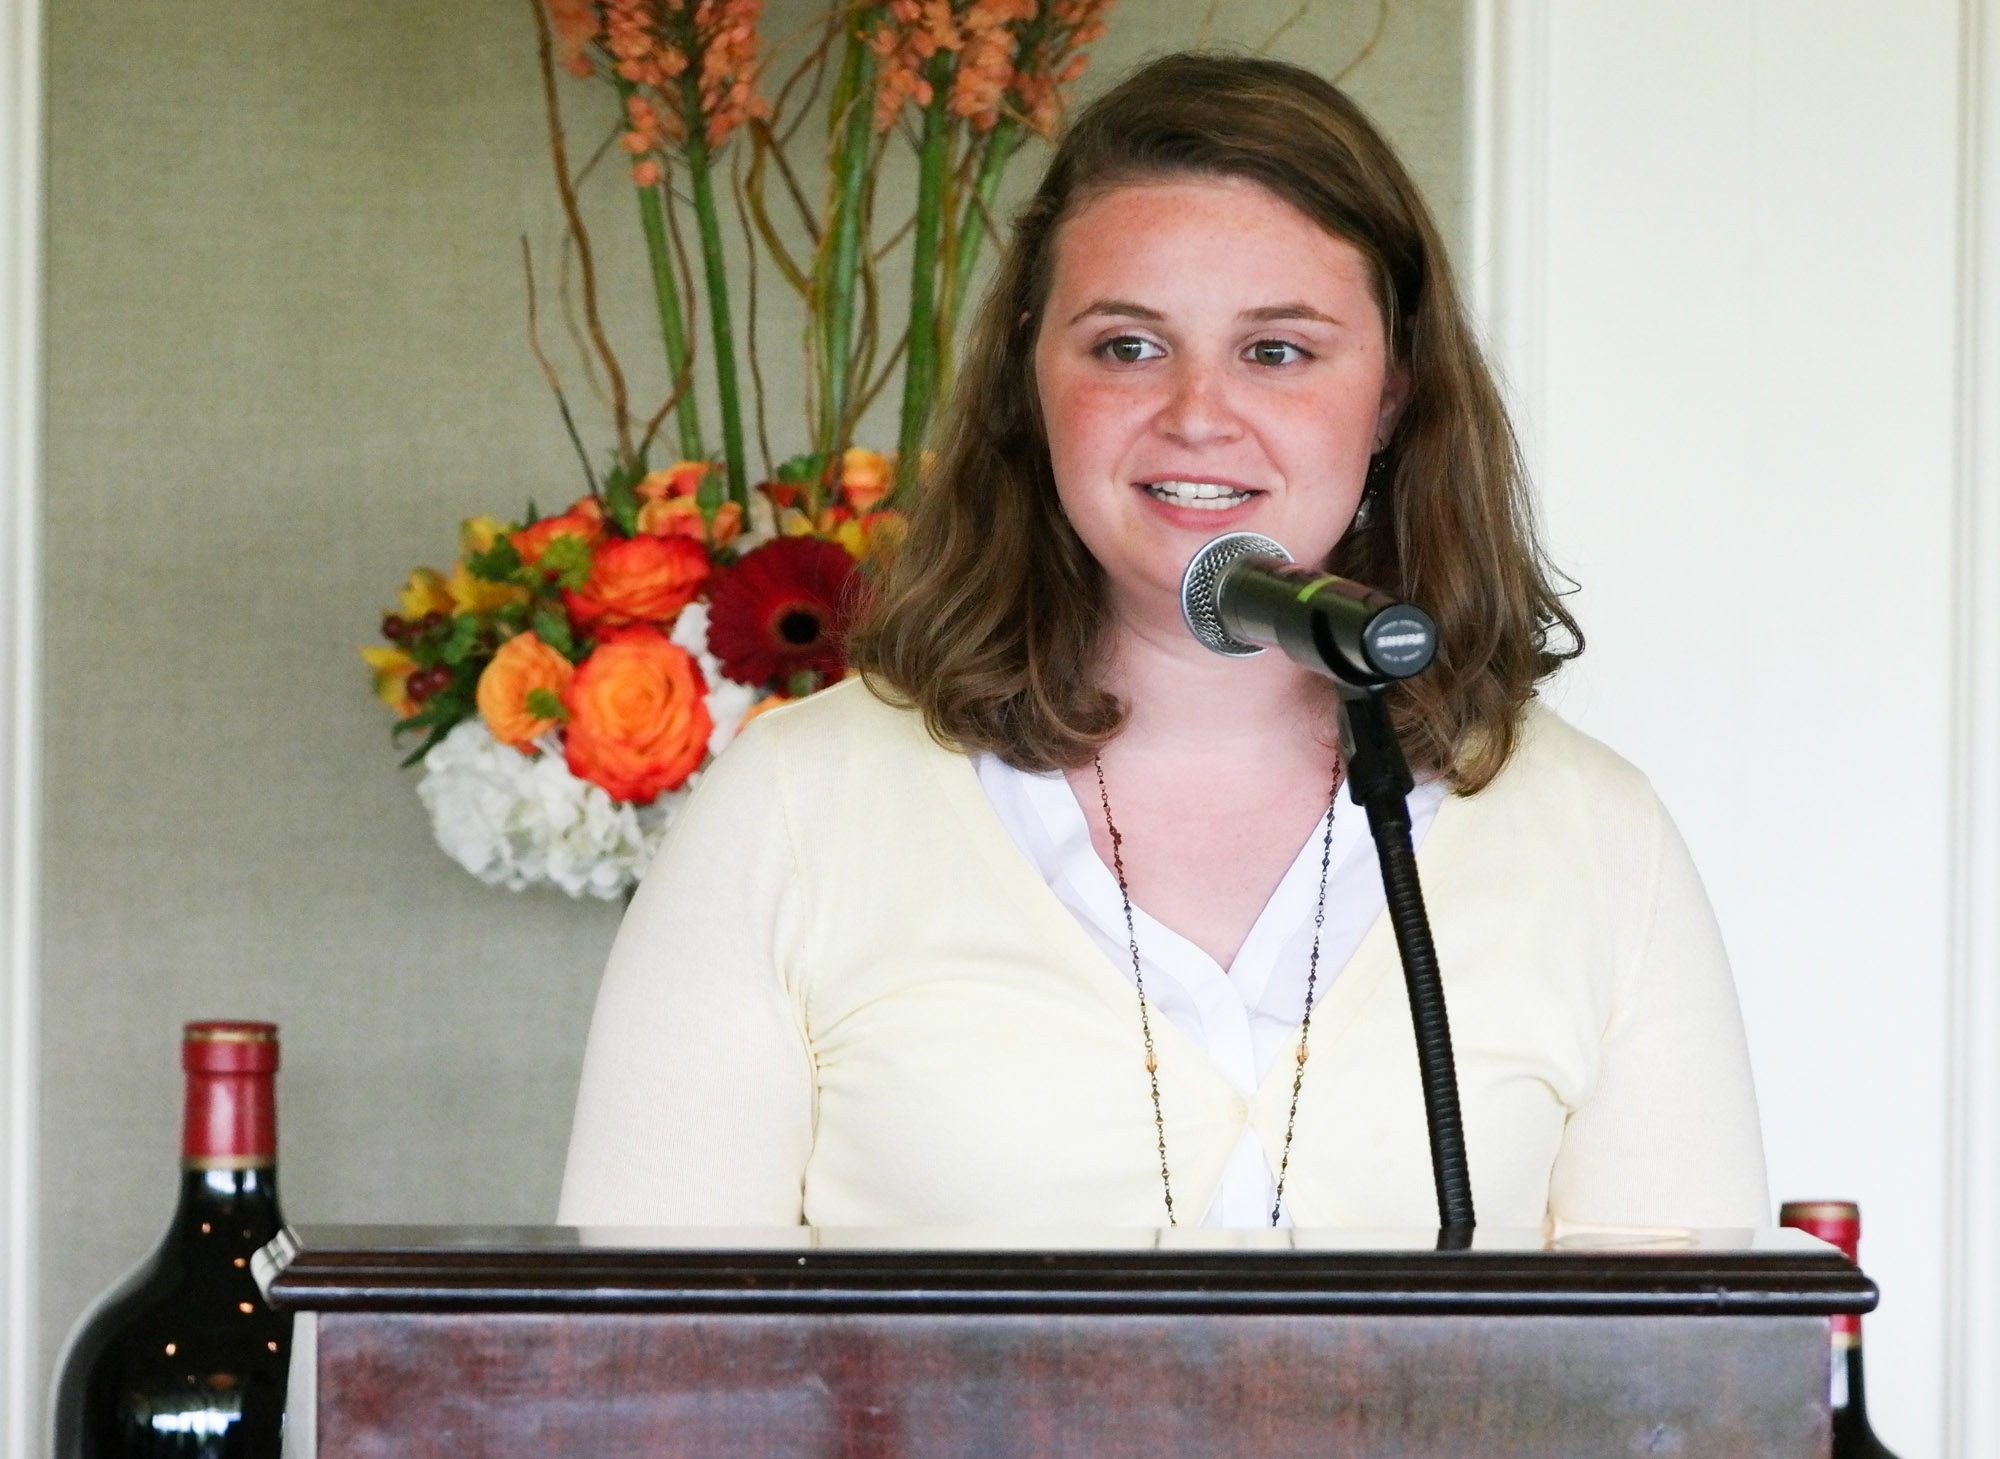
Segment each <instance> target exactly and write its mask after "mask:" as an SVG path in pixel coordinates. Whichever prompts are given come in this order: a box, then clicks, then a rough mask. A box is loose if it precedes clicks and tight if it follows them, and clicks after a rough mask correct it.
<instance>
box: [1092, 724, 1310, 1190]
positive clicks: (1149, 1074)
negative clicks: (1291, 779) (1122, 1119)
mask: <svg viewBox="0 0 2000 1459" xmlns="http://www.w3.org/2000/svg"><path fill="white" fill-rule="evenodd" d="M1090 763H1091V766H1092V768H1093V769H1095V770H1096V772H1097V798H1098V801H1099V803H1100V804H1101V805H1102V806H1103V807H1104V833H1105V836H1106V838H1107V839H1108V840H1109V841H1110V842H1111V871H1112V874H1113V875H1114V876H1115V877H1117V879H1118V897H1119V900H1120V901H1121V902H1122V903H1123V904H1124V910H1125V940H1126V942H1127V943H1128V944H1129V945H1130V947H1131V950H1132V982H1133V985H1134V986H1135V987H1136V988H1137V989H1138V990H1139V1033H1140V1036H1141V1037H1142V1039H1143V1040H1144V1042H1145V1045H1146V1079H1147V1082H1148V1084H1149V1085H1150V1086H1151V1089H1152V1095H1153V1131H1154V1134H1155V1136H1156V1137H1157V1140H1158V1144H1159V1151H1160V1193H1161V1194H1162V1196H1164V1197H1165V1199H1166V1203H1167V1224H1168V1225H1169V1226H1178V1225H1179V1224H1180V1222H1179V1221H1178V1220H1177V1219H1175V1216H1174V1183H1173V1177H1172V1176H1171V1175H1169V1174H1168V1172H1167V1121H1166V1116H1165V1115H1164V1114H1163V1113H1162V1112H1161V1109H1160V1061H1159V1058H1158V1056H1157V1055H1156V1054H1155V1053H1154V1051H1153V1022H1152V1015H1151V1013H1150V1011H1149V1010H1148V1008H1147V1006H1146V974H1145V971H1144V969H1143V968H1142V967H1141V966H1140V962H1139V934H1138V932H1137V930H1136V929H1135V928H1134V926H1133V921H1132V889H1131V887H1130V886H1128V885H1127V884H1126V881H1125V857H1124V849H1125V838H1124V836H1123V835H1121V834H1120V833H1119V830H1118V823H1117V822H1116V821H1115V820H1113V819H1112V817H1111V792H1110V791H1109V790H1108V789H1106V788H1105V784H1104V760H1103V758H1102V757H1101V756H1098V755H1092V756H1091V757H1090ZM1345 769H1346V767H1345V766H1344V765H1343V764H1342V763H1341V762H1340V761H1339V760H1338V759H1336V760H1335V761H1334V765H1333V790H1332V792H1331V794H1330V795H1329V796H1328V798H1327V806H1326V831H1325V833H1324V834H1323V835H1322V836H1321V838H1320V853H1319V903H1318V905H1317V906H1316V907H1314V909H1313V940H1312V955H1311V958H1310V960H1309V961H1308V962H1307V964H1306V1006H1305V1013H1304V1015H1303V1016H1302V1017H1301V1018H1300V1019H1299V1050H1298V1072H1297V1073H1295V1074H1294V1075H1293V1076H1292V1104H1291V1109H1290V1110H1289V1111H1288V1112H1287V1113H1286V1115H1285V1145H1284V1150H1283V1152H1282V1153H1281V1154H1280V1155H1279V1157H1278V1180H1277V1191H1276V1194H1275V1195H1273V1197H1272V1199H1271V1224H1272V1225H1273V1226H1276V1225H1277V1224H1278V1217H1279V1213H1280V1212H1281V1211H1282V1210H1283V1209H1284V1203H1285V1174H1286V1172H1287V1171H1288V1170H1289V1169H1290V1167H1291V1163H1292V1130H1293V1128H1294V1127H1295V1126H1296V1125H1297V1123H1298V1118H1299V1090H1300V1089H1301V1088H1303V1087H1304V1084H1305V1077H1306V1056H1307V1054H1308V1052H1309V1050H1308V1049H1307V1046H1306V1042H1307V1038H1308V1036H1309V1035H1310V1034H1311V1032H1312V1012H1313V993H1314V991H1315V989H1316V987H1317V985H1318V982H1319V940H1320V933H1321V931H1322V929H1324V927H1325V926H1326V882H1327V874H1328V873H1329V871H1330V870H1331V869H1332V866H1333V816H1334V812H1335V810H1336V809H1337V808H1338V807H1339V804H1340V783H1341V780H1342V779H1343V778H1344V772H1345Z"/></svg>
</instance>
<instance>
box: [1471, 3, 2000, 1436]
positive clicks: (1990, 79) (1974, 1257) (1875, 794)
mask: <svg viewBox="0 0 2000 1459" xmlns="http://www.w3.org/2000/svg"><path fill="white" fill-rule="evenodd" d="M1467 65H1468V78H1467V96H1466V113H1467V118H1468V135H1467V138H1466V142H1467V154H1468V176H1467V198H1468V210H1469V216H1468V227H1467V235H1468V243H1469V251H1468V258H1467V267H1466V269H1465V273H1466V275H1467V279H1468V290H1467V292H1468V295H1469V297H1470V299H1471V300H1472V302H1473V306H1474V307H1475V309H1476V310H1477V312H1478V314H1479V318H1480V322H1481V325H1482V328H1483V331H1484V337H1485V339H1486V342H1487V346H1488V349H1489V351H1490V353H1491V356H1492V358H1493V360H1494V362H1495V364H1496V366H1497V367H1498V370H1499V372H1500V373H1501V374H1502V375H1503V376H1504V378H1505V380H1506V383H1507V386H1508V388H1509V391H1510V394H1511V398H1512V402H1513V404H1514V406H1515V409H1516V410H1517V413H1518V414H1517V426H1518V427H1519V430H1520V433H1521V435H1522V437H1523V440H1524V445H1525V447H1526V450H1527V452H1528V458H1529V462H1530V466H1531V469H1532V470H1533V472H1534V476H1535V480H1536V484H1537V488H1538V492H1537V494H1538V497H1539V499H1540V502H1541V504H1542V509H1543V515H1544V526H1545V533H1546V538H1547V540H1548V541H1550V543H1551V544H1552V548H1553V550H1555V552H1556V554H1557V563H1558V565H1559V566H1561V567H1564V568H1567V569H1569V570H1571V571H1574V572H1575V573H1576V574H1577V576H1578V577H1579V579H1580V580H1581V581H1582V585H1583V587H1582V592H1581V594H1580V595H1579V598H1578V599H1577V603H1576V606H1577V608H1578V611H1579V613H1580V614H1581V615H1582V617H1583V620H1584V628H1585V631H1586V633H1588V634H1589V635H1590V641H1591V652H1590V653H1589V654H1588V655H1586V656H1585V658H1584V659H1583V660H1582V661H1580V664H1579V666H1578V668H1577V669H1576V670H1575V671H1572V672H1571V673H1568V674H1566V675H1565V676H1564V679H1563V681H1562V683H1561V684H1560V685H1559V686H1558V691H1559V695H1560V698H1561V704H1562V708H1563V710H1564V712H1565V713H1567V714H1569V715H1570V716H1571V717H1572V718H1573V719H1575V720H1576V721H1577V722H1578V723H1579V724H1580V725H1581V727H1583V728H1584V729H1586V730H1587V731H1589V732H1591V733H1594V734H1598V735H1601V736H1602V737H1604V738H1606V739H1607V740H1609V742H1610V743H1611V744H1612V745H1614V746H1615V747H1616V748H1617V749H1618V750H1620V751H1621V752H1623V753H1625V754H1629V755H1631V756H1632V757H1633V758H1634V759H1635V760H1636V761H1637V762H1638V763H1639V764H1640V765H1641V766H1642V767H1643V768H1644V769H1645V770H1646V771H1647V773H1648V774H1649V775H1650V776H1652V778H1653V779H1654V782H1655V783H1656V784H1657V785H1659V786H1660V787H1661V789H1662V792H1663V794H1664V795H1665V796H1666V799H1667V801H1668V804H1669V805H1670V806H1671V807H1672V809H1673V812H1674V815H1675V817H1676V819H1677V820H1678V821H1679V823H1680V825H1681V828H1682V830H1683V832H1684V833H1685V834H1686V835H1687V837H1688V841H1689V844H1690V845H1691V846H1692V847H1693V848H1694V850H1695V854H1696V858H1697V861H1698V862H1699V863H1700V865H1701V867H1702V869H1703V873H1704V876H1705V878H1706V879H1707V881H1708V885H1709V891H1710V894H1711V897H1712V899H1713V900H1714V902H1715V903H1716V907H1717V911H1718V915H1719V917H1720V919H1721V921H1722V924H1723V927H1724V930H1725V934H1726V936H1727V938H1728V940H1729V945H1730V950H1731V955H1732V958H1733V959H1734V961H1735V963H1736V969H1737V978H1738V987H1739V989H1740V991H1741V993H1742V996H1743V1000H1744V1008H1745V1016H1746V1023H1747V1025H1748V1027H1749V1032H1750V1036H1751V1044H1752V1052H1753V1058H1754V1060H1755V1063H1756V1067H1757V1072H1758V1077H1759V1085H1760V1096H1761V1103H1762V1105H1763V1113H1764V1122H1765V1132H1766V1138H1767V1144H1768V1152H1769V1155H1770V1158H1771V1170H1772V1178H1773V1185H1774V1192H1773V1193H1774V1196H1776V1197H1778V1198H1785V1197H1804V1196H1822V1195H1824V1196H1849V1195H1851V1196H1853V1197H1855V1198H1856V1199H1859V1200H1861V1201H1862V1202H1863V1204H1864V1205H1865V1206H1866V1207H1867V1212H1868V1217H1869V1221H1868V1230H1869V1235H1868V1239H1867V1241H1866V1242H1865V1244H1864V1258H1865V1260H1866V1261H1867V1264H1868V1266H1869V1268H1870V1270H1871V1272H1872V1273H1873V1274H1874V1275H1875V1276H1876V1277H1877V1278H1878V1280H1880V1281H1881V1283H1882V1287H1883V1293H1884V1298H1883V1304H1882V1308H1881V1310H1880V1311H1879V1312H1878V1313H1877V1314H1876V1315H1875V1316H1874V1317H1873V1318H1871V1319H1870V1323H1869V1342H1870V1347H1871V1349H1872V1350H1873V1351H1872V1352H1871V1361H1870V1368H1871V1374H1870V1376H1871V1390H1872V1391H1871V1398H1872V1399H1873V1400H1874V1404H1873V1405H1872V1406H1873V1407H1874V1408H1875V1409H1876V1414H1875V1417H1876V1421H1877V1424H1878V1426H1879V1427H1880V1428H1881V1429H1882V1431H1883V1433H1884V1437H1885V1440H1886V1441H1887V1442H1888V1443H1889V1445H1890V1446H1891V1447H1892V1448H1894V1449H1896V1450H1897V1451H1898V1452H1902V1453H1910V1454H1916V1453H1929V1454H1939V1453H1942V1454H1948V1455H1950V1456H1951V1459H1987V1456H1991V1455H1995V1454H2000V1391H1995V1390H1994V1388H1993V1385H1992V1375H1993V1374H1994V1373H1996V1372H2000V1251H1996V1249H1995V1243H1994V1242H1993V1239H1992V1232H1993V1223H1994V1212H1995V1211H1996V1210H2000V0H1897V3H1894V4H1892V3H1890V0H1840V3H1838V4H1836V5H1833V6H1831V7H1829V6H1827V5H1826V4H1824V3H1822V0H1747V3H1746V0H1686V3H1684V4H1681V5H1676V6H1672V7H1659V6H1656V5H1649V4H1646V3H1645V0H1591V3H1589V4H1583V3H1558V0H1468V13H1467ZM1863 94H1865V95H1868V96H1869V98H1870V102H1869V105H1868V106H1867V107H1866V108H1863V109H1860V110H1857V109H1856V108H1855V106H1854V104H1853V98H1854V97H1855V96H1856V95H1863ZM1954 260H1955V261H1956V269H1957V272H1956V276H1955V277H1954V272H1953V269H1954ZM1857 572H1858V573H1862V574H1864V575H1865V574H1868V573H1873V572H1884V573H1888V574H1890V575H1892V576H1893V577H1894V579H1895V580H1896V581H1897V582H1898V584H1899V587H1900V591H1901V592H1902V593H1903V595H1904V598H1905V601H1906V608H1907V610H1908V612H1907V617H1906V620H1903V621H1897V622H1894V623H1892V622H1890V621H1888V620H1886V619H1884V620H1880V621H1867V620H1864V619H1857V618H1856V616H1855V615H1854V614H1853V612H1852V607H1851V602H1850V597H1851V591H1852V583H1853V580H1854V575H1855V574H1856V573H1857ZM1703 595H1707V596H1709V597H1710V598H1712V599H1713V600H1714V601H1716V602H1718V603H1720V602H1725V601H1727V602H1729V603H1730V604H1731V606H1732V608H1733V609H1734V610H1735V613H1736V617H1735V620H1734V621H1735V622H1736V623H1738V624H1755V625H1759V626H1760V627H1761V628H1763V629H1764V630H1765V631H1766V632H1767V634H1768V637H1767V639H1766V640H1765V644H1766V646H1767V648H1768V649H1769V652H1767V653H1764V654H1762V655H1759V656H1755V657H1754V660H1753V659H1745V660H1743V661H1740V662H1737V661H1727V660H1726V657H1725V659H1720V660H1719V659H1718V658H1717V657H1716V656H1715V655H1714V654H1712V653H1709V652H1707V650H1706V648H1705V647H1704V646H1701V645H1697V644H1694V643H1691V642H1690V640H1689V635H1688V634H1687V633H1686V632H1685V619H1684V614H1683V610H1684V605H1685V602H1686V601H1688V600H1690V599H1700V598H1701V597H1702V596H1703ZM1911 624H1931V625H1943V624H1948V625H1949V647H1948V648H1947V634H1946V632H1944V631H1939V630H1938V629H1936V628H1934V629H1933V630H1932V631H1931V632H1930V633H1928V634H1926V633H1924V632H1922V631H1911ZM1857 663H1861V664H1867V663H1898V664H1902V665H1904V666H1906V672H1905V675H1904V677H1903V679H1902V680H1901V681H1900V682H1899V683H1897V684H1896V685H1894V686H1879V685H1878V686H1861V685H1857V684H1856V682H1855V677H1856V676H1855V668H1854V666H1855V665H1856V664H1857ZM1881 693H1889V694H1892V695H1894V696H1896V704H1895V709H1894V712H1891V713H1883V712H1882V706H1881V705H1880V704H1879V703H1874V702H1872V701H1871V700H1870V699H1869V696H1870V695H1874V696H1876V697H1879V695H1880V694H1881ZM1879 767H1894V769H1895V772H1896V778H1895V782H1894V788H1893V790H1891V791H1889V792H1888V793H1886V794H1885V793H1882V792H1881V791H1879V790H1878V789H1877V787H1878V785H1879V784H1880V783H1881V778H1882V777H1881V774H1880V769H1879Z"/></svg>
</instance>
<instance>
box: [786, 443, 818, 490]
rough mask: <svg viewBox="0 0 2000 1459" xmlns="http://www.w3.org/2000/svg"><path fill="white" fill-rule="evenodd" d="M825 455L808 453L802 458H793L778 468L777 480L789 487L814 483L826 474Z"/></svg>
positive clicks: (813, 452) (814, 452)
mask: <svg viewBox="0 0 2000 1459" xmlns="http://www.w3.org/2000/svg"><path fill="white" fill-rule="evenodd" d="M826 463H827V454H826V452H824V451H808V452H806V453H805V454H804V455H803V456H794V457H792V459H791V460H789V461H787V462H785V463H784V464H783V465H781V466H779V467H778V480H780V481H782V482H785V483H786V484H788V485H791V486H804V485H807V484H808V483H815V482H817V481H819V479H820V478H821V477H822V476H824V475H825V474H826Z"/></svg>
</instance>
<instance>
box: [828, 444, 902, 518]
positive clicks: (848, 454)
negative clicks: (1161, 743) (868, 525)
mask: <svg viewBox="0 0 2000 1459" xmlns="http://www.w3.org/2000/svg"><path fill="white" fill-rule="evenodd" d="M894 477H895V471H894V468H892V467H891V466H890V465H889V458H888V457H887V456H884V455H883V454H882V453H881V452H880V451H864V450H863V449H862V448H861V447H859V446H849V447H848V448H847V450H846V451H844V452H842V453H841V457H840V494H841V497H842V498H843V499H844V500H845V501H846V503H847V505H849V506H850V507H852V508H854V510H855V511H857V512H863V513H866V512H870V511H873V510H874V508H875V504H876V503H877V502H879V501H881V500H882V498H883V497H885V496H887V495H888V494H889V488H890V486H891V485H892V484H893V482H894Z"/></svg>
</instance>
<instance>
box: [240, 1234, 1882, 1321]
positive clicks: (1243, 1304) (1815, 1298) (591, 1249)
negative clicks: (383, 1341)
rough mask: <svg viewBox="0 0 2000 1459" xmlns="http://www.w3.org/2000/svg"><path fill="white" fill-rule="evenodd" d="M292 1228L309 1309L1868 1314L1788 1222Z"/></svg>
mask: <svg viewBox="0 0 2000 1459" xmlns="http://www.w3.org/2000/svg"><path fill="white" fill-rule="evenodd" d="M1437 1246H1438V1241H1437V1233H1435V1232H1433V1231H1414V1230H1410V1231H1354V1230H1285V1231H1236V1230H1219V1229H1211V1228H1188V1227H1183V1228H1176V1229H1172V1230H1163V1231H1154V1230H1149V1229H1142V1228H1110V1227H1106V1228H1095V1229H1054V1228H1051V1229H1046V1230H1013V1231H988V1230H980V1229H976V1228H970V1229H968V1228H958V1229H950V1230H920V1229H898V1228H880V1229H866V1230H862V1229H852V1230H832V1229H824V1228H813V1227H758V1228H734V1229H717V1228H577V1227H565V1226H538V1227H465V1226H424V1227H409V1226H306V1227H301V1228H298V1229H296V1230H288V1231H286V1232H284V1233H283V1234H281V1235H280V1236H279V1237H278V1239H277V1240H275V1241H273V1242H272V1243H271V1245H269V1246H267V1247H266V1248H265V1249H264V1250H263V1251H262V1252H260V1253H258V1256H257V1258H256V1261H255V1267H256V1270H257V1277H258V1281H259V1284H260V1285H261V1286H262V1287H263V1289H264V1291H265V1295H266V1296H267V1298H268V1299H269V1300H270V1302H271V1304H272V1305H273V1306H274V1307H277V1308H280V1309H281V1310H283V1309H289V1310H302V1311H341V1310H368V1311H410V1312H448V1311H565V1312H589V1311H602V1312H634V1311H652V1312H669V1311H702V1312H718V1311H746V1312H748V1311H761V1312H774V1311H789V1312H801V1311H811V1312H819V1313H841V1312H848V1313H863V1312H910V1311H923V1312H965V1313H975V1312H978V1313H994V1312H1022V1313H1026V1312H1050V1313H1060V1312H1097V1313H1111V1312H1151V1313H1167V1312H1190V1313H1192V1312H1206V1313H1226V1312H1259V1313H1278V1312H1299V1313H1310V1312H1320V1313H1329V1312H1352V1313H1364V1312H1368V1313H1397V1312H1407V1313H1411V1314H1418V1313H1440V1314H1441V1313H1461V1314H1463V1313H1482V1312H1493V1313H1502V1312H1505V1313H1540V1314H1556V1315H1560V1314H1566V1313H1569V1314H1577V1315H1584V1314H1592V1313H1601V1314H1614V1313H1642V1312H1660V1313H1666V1312H1680V1313H1690V1314H1693V1313H1700V1314H1711V1315H1730V1314H1736V1315H1766V1316H1775V1315H1786V1314H1828V1313H1834V1312H1865V1311H1869V1310H1871V1309H1872V1308H1873V1307H1874V1306H1875V1303H1876V1298H1877V1293H1876V1289H1875V1286H1874V1284H1873V1283H1872V1282H1870V1281H1869V1280H1868V1278H1867V1277H1866V1276H1864V1275H1863V1274H1862V1273H1861V1272H1860V1271H1859V1270H1858V1269H1857V1268H1855V1267H1854V1266H1853V1265H1852V1264H1851V1263H1849V1262H1848V1261H1847V1260H1846V1259H1845V1258H1844V1257H1842V1256H1841V1255H1840V1254H1839V1253H1838V1252H1837V1251H1836V1250H1835V1249H1834V1248H1833V1247H1831V1246H1828V1245H1826V1244H1825V1243H1823V1242H1820V1241H1817V1240H1815V1239H1813V1238H1812V1237H1809V1236H1806V1235H1805V1234H1804V1233H1802V1232H1797V1231H1790V1230H1755V1231H1752V1230H1746V1229H1736V1230H1721V1231H1693V1230H1686V1231H1662V1230H1657V1229H1655V1230H1647V1231H1643V1232H1642V1231H1634V1230H1622V1231H1621V1230H1618V1229H1614V1228H1592V1229H1588V1230H1578V1231H1570V1232H1567V1233H1558V1234H1557V1235H1556V1238H1555V1239H1554V1240H1553V1241H1551V1240H1549V1239H1548V1238H1547V1236H1546V1234H1545V1233H1543V1232H1540V1231H1509V1230H1504V1229H1496V1230H1491V1231H1488V1230H1481V1231H1480V1232H1478V1233H1477V1234H1476V1236H1475V1239H1474V1241H1473V1243H1472V1245H1471V1247H1470V1248H1469V1249H1464V1250H1438V1249H1437Z"/></svg>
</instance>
